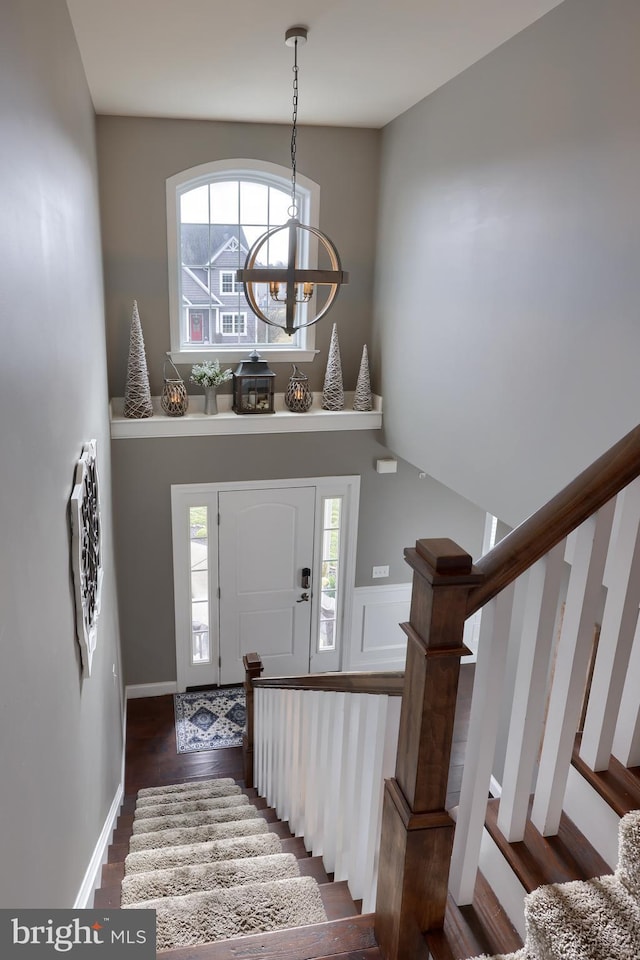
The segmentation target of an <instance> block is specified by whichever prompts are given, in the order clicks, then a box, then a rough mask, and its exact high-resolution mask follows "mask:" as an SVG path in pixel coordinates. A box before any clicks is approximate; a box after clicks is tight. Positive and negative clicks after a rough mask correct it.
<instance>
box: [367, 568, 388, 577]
mask: <svg viewBox="0 0 640 960" xmlns="http://www.w3.org/2000/svg"><path fill="white" fill-rule="evenodd" d="M388 576H389V567H388V566H386V567H373V569H372V570H371V577H372V578H373V579H374V580H378V579H380V577H388Z"/></svg>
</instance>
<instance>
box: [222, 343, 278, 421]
mask: <svg viewBox="0 0 640 960" xmlns="http://www.w3.org/2000/svg"><path fill="white" fill-rule="evenodd" d="M275 377H276V375H275V373H274V372H273V370H269V364H268V363H267V361H266V360H261V359H260V354H259V353H256V351H255V350H254V351H253V353H252V354H251V356H250V357H249V359H248V360H243V361H242V363H241V364H240V366H239V367H238V369H237V370H236V372H235V373H234V375H233V409H234V411H235V412H236V413H275V410H274V408H273V398H274V381H275Z"/></svg>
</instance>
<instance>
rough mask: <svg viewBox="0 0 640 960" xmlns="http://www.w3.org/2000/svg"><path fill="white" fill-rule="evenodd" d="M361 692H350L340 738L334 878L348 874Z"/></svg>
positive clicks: (358, 759)
mask: <svg viewBox="0 0 640 960" xmlns="http://www.w3.org/2000/svg"><path fill="white" fill-rule="evenodd" d="M361 700H362V697H360V696H353V695H352V696H350V697H349V698H348V701H347V712H346V717H345V720H346V723H345V731H344V732H345V737H344V739H343V754H342V773H341V778H340V779H341V787H342V790H341V794H342V795H341V814H342V816H341V820H340V823H339V829H340V832H339V835H338V846H337V852H336V869H335V874H334V876H335V879H336V880H347V879H348V878H349V865H350V863H351V856H352V849H353V834H354V829H355V825H356V821H357V818H358V816H359V815H360V813H359V811H358V810H357V809H356V796H357V789H356V788H357V783H358V775H359V771H360V767H361V759H360V754H361V736H362V724H361V723H360V711H361Z"/></svg>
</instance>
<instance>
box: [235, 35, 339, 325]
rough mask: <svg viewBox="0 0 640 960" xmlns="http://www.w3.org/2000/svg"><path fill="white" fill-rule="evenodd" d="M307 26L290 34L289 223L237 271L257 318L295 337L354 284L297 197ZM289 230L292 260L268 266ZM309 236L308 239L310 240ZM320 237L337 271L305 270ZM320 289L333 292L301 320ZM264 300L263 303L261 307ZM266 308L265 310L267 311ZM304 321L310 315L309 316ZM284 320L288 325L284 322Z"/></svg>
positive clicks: (258, 242) (272, 232)
mask: <svg viewBox="0 0 640 960" xmlns="http://www.w3.org/2000/svg"><path fill="white" fill-rule="evenodd" d="M306 41H307V29H306V27H290V29H289V30H287V32H286V34H285V43H286V44H287V46H290V47H293V49H294V55H293V125H292V129H291V206H290V207H289V209H288V211H287V213H288V214H289V220H288V221H287V222H286V223H285V224H283V225H282V226H279V227H273V228H272V229H271V230H268V231H267V232H266V233H264V234H263V235H262V236H261V237H258V239H257V240H256V242H255V243H254V244H253V246H252V247H251V249H250V250H249V253H248V254H247V259H246V260H245V264H244V268H243V269H242V270H238V271H237V274H236V276H237V279H238V280H239V281H241V282H242V283H243V284H244V295H245V297H246V300H247V302H248V304H249V306H250V307H251V310H252V311H253V312H254V313H255V315H256V316H257V317H258V318H259V319H260V320H263V321H264V323H267V324H269V326H272V327H280V328H281V329H282V330H285V331H286V333H287V334H288V335H289V336H293V334H294V333H295V332H296V330H299V329H300V328H301V327H310V326H311V325H312V324H314V323H317V322H318V320H321V319H322V317H324V316H325V314H326V313H327V312H328V311H329V310H330V309H331V307H332V306H333V303H334V301H335V299H336V297H337V296H338V291H339V289H340V285H341V284H343V283H348V282H349V274H348V273H345V271H344V270H343V269H342V264H341V262H340V255H339V254H338V251H337V249H336V247H335V244H334V243H333V242H332V241H331V240H330V239H329V237H327V236H326V234H324V233H322V232H321V231H320V230H317V229H316V228H315V227H311V226H308V225H307V224H304V223H300V220H299V218H298V199H297V195H296V137H297V125H298V43H301V44H302V43H306ZM284 231H287V233H286V236H287V250H288V257H287V263H286V265H278V266H273V267H271V266H263V265H261V264H263V263H264V262H265V261H264V260H262V259H261V257H260V254H261V253H263V252H264V253H265V254H266V256H267V262H268V251H269V242H270V240H272V239H273V238H274V237H275V236H277V235H278V234H281V233H283V232H284ZM305 234H306V236H305ZM310 237H315V238H316V240H317V241H318V244H319V248H321V249H322V250H324V252H325V255H326V256H327V257H328V260H329V263H330V265H331V269H328V270H308V269H302V268H301V267H300V266H299V257H300V252H301V250H305V249H308V246H309V244H308V240H309V238H310ZM259 284H263V285H264V286H265V287H266V290H265V293H264V295H263V296H262V298H260V295H259V293H258V292H257V291H256V286H257V285H259ZM317 285H321V286H323V287H324V286H326V287H328V291H327V297H326V300H325V302H324V303H323V304H322V305H321V306H320V308H319V310H318V312H317V313H316V314H315V315H314V316H313V317H312V319H310V320H309V319H301V317H300V315H299V314H300V311H299V309H298V308H299V306H300V304H305V303H308V302H309V301H310V300H311V298H312V296H313V293H314V289H315V287H316V286H317ZM259 299H260V300H261V304H262V306H261V304H259V302H258V301H259ZM274 304H280V305H284V318H282V312H283V311H282V307H279V308H278V309H277V310H276V311H275V312H274V313H272V314H271V315H270V314H269V312H268V311H269V307H270V306H273V305H274ZM263 308H264V309H263ZM303 317H304V314H303ZM283 319H284V322H282V320H283Z"/></svg>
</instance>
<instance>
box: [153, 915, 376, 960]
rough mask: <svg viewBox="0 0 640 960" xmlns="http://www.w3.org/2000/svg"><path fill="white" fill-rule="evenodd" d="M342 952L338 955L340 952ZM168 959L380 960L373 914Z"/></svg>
mask: <svg viewBox="0 0 640 960" xmlns="http://www.w3.org/2000/svg"><path fill="white" fill-rule="evenodd" d="M338 949H339V950H340V951H341V952H340V953H339V954H336V950H338ZM163 957H166V960H195V958H196V957H199V958H202V960H214V958H215V960H268V958H269V960H270V958H274V957H276V958H280V960H294V958H297V960H299V958H301V957H304V958H305V960H328V958H329V957H331V960H380V952H379V950H378V949H377V947H376V940H375V935H374V932H373V914H370V913H367V914H363V915H362V916H360V915H358V916H357V917H348V918H347V919H345V920H330V921H328V922H327V923H313V924H310V925H309V926H306V927H297V928H296V930H295V933H294V935H293V936H292V934H291V933H290V932H289V931H288V930H271V931H269V932H268V933H253V934H249V935H248V936H245V937H243V938H242V939H241V940H240V941H239V942H238V940H219V941H218V942H217V943H216V944H212V945H211V946H210V947H199V948H197V951H196V950H194V949H193V948H192V947H182V948H180V947H178V948H176V949H175V950H171V951H170V952H168V953H164V954H163Z"/></svg>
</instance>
